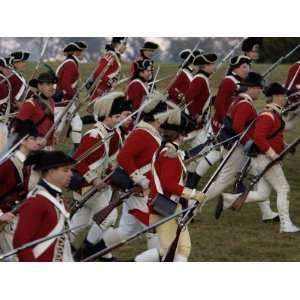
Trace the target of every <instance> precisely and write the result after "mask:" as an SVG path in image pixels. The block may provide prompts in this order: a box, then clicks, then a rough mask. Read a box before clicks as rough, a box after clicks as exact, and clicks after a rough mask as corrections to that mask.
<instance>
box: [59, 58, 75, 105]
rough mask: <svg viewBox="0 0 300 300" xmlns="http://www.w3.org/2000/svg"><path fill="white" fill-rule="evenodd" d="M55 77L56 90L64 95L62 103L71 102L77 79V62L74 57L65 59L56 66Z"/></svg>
mask: <svg viewBox="0 0 300 300" xmlns="http://www.w3.org/2000/svg"><path fill="white" fill-rule="evenodd" d="M56 76H57V78H58V82H57V89H58V90H60V91H62V92H63V93H64V96H63V101H66V100H71V99H72V98H73V97H74V95H75V94H76V87H77V82H78V79H79V70H78V60H77V59H76V58H75V57H74V56H69V57H67V59H66V60H64V61H63V62H62V63H61V64H60V65H59V66H58V68H57V70H56ZM63 105H64V106H65V105H67V103H65V104H63Z"/></svg>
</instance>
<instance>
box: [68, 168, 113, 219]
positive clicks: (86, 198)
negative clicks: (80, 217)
mask: <svg viewBox="0 0 300 300" xmlns="http://www.w3.org/2000/svg"><path fill="white" fill-rule="evenodd" d="M112 174H113V172H110V173H109V174H108V175H107V176H105V177H104V178H103V180H102V181H103V182H105V181H107V180H108V179H109V178H110V177H111V175H112ZM103 188H104V187H103ZM97 192H99V190H98V189H97V188H96V187H95V186H93V187H92V188H91V189H90V190H88V191H87V192H86V193H85V194H84V195H82V198H81V200H76V201H74V203H73V204H72V206H71V208H70V217H72V216H73V215H74V214H75V213H76V212H77V211H78V210H79V209H80V208H82V207H83V206H84V204H85V203H86V202H88V201H89V200H90V199H91V197H92V196H94V195H95V194H96V193H97Z"/></svg>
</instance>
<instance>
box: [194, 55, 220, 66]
mask: <svg viewBox="0 0 300 300" xmlns="http://www.w3.org/2000/svg"><path fill="white" fill-rule="evenodd" d="M217 59H218V56H217V54H215V53H203V54H200V55H198V56H196V57H195V59H194V65H195V66H199V65H207V64H213V63H215V62H216V61H217Z"/></svg>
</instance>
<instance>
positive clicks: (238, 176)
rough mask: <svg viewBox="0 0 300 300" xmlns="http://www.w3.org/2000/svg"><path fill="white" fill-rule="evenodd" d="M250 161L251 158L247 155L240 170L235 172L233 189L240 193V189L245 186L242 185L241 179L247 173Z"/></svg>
mask: <svg viewBox="0 0 300 300" xmlns="http://www.w3.org/2000/svg"><path fill="white" fill-rule="evenodd" d="M250 163H251V158H250V157H248V158H247V160H246V162H245V163H244V165H243V167H242V169H241V171H240V172H238V173H237V174H236V181H235V183H234V191H235V192H236V193H241V191H242V190H243V189H244V188H245V187H244V185H243V180H244V178H245V177H246V175H247V172H248V168H249V166H250Z"/></svg>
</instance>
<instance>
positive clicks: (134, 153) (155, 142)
mask: <svg viewBox="0 0 300 300" xmlns="http://www.w3.org/2000/svg"><path fill="white" fill-rule="evenodd" d="M151 127H152V126H151ZM149 129H150V130H149ZM160 143H161V138H160V136H159V134H158V132H157V131H156V130H155V129H154V128H153V127H152V128H150V125H149V124H148V123H146V122H143V121H142V122H140V124H139V126H138V127H137V128H136V129H135V130H133V131H132V132H131V133H130V134H129V136H128V137H127V139H126V140H125V142H124V146H123V147H122V149H121V150H120V152H119V154H118V156H117V161H118V163H119V165H120V166H121V167H122V168H123V169H124V170H125V172H126V173H127V174H128V175H131V174H132V173H133V172H135V171H137V170H139V169H141V168H142V167H145V166H146V165H149V170H148V171H147V172H146V173H145V174H144V175H145V176H147V178H148V179H150V178H151V171H150V163H151V160H152V157H153V154H154V152H155V151H156V150H157V149H158V148H159V146H160Z"/></svg>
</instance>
